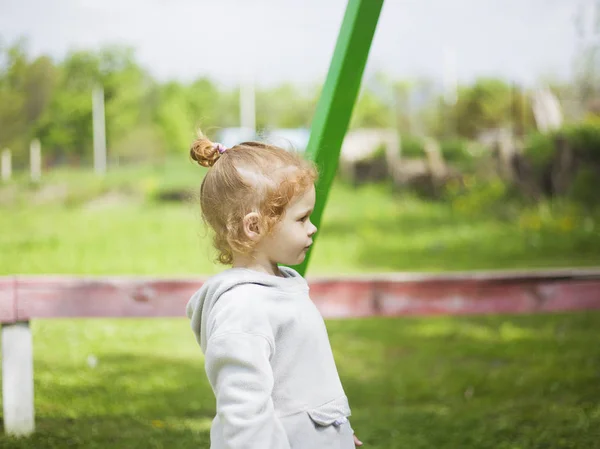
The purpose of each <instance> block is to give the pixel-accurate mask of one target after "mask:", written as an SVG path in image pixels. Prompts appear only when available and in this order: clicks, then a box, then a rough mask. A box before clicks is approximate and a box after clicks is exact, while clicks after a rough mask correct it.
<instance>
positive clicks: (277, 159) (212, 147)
mask: <svg viewBox="0 0 600 449" xmlns="http://www.w3.org/2000/svg"><path fill="white" fill-rule="evenodd" d="M190 156H191V158H192V159H193V160H194V161H196V162H197V163H198V164H199V165H201V166H203V167H211V168H210V170H209V171H208V172H207V174H206V176H205V177H204V179H203V181H202V185H201V187H200V208H201V210H202V218H203V219H204V221H205V223H207V224H208V225H209V226H210V227H211V228H212V230H213V231H214V245H215V247H216V248H217V251H218V252H219V256H218V259H217V260H218V261H219V262H220V263H222V264H224V265H231V264H232V262H233V253H234V252H237V253H242V254H250V253H251V252H252V250H253V249H254V245H255V242H253V241H251V240H250V239H249V238H248V237H247V236H246V234H245V232H244V228H243V219H244V217H245V216H246V215H247V214H248V213H251V212H256V213H258V214H259V217H260V224H261V229H264V231H265V233H267V234H268V233H269V232H270V231H271V230H272V229H273V227H274V226H275V224H276V223H277V222H278V221H279V220H280V219H281V218H282V217H283V215H284V213H285V209H286V207H287V205H288V204H289V203H290V202H291V201H292V200H293V199H294V198H295V197H297V196H298V195H300V194H302V193H304V192H305V191H306V190H307V189H308V188H309V187H310V186H311V185H313V184H314V182H315V181H316V179H317V176H318V173H317V169H316V167H315V165H314V164H313V163H312V162H310V161H308V160H306V159H304V158H302V157H301V156H300V155H299V154H297V153H295V152H290V151H286V150H284V149H282V148H279V147H277V146H274V145H269V144H266V143H262V142H244V143H240V144H239V145H235V146H233V147H231V148H229V149H225V148H224V147H223V146H221V145H220V144H215V143H213V142H211V141H210V140H209V139H208V138H206V137H205V136H204V135H202V134H199V137H198V138H197V139H196V140H195V141H194V142H193V143H192V146H191V148H190Z"/></svg>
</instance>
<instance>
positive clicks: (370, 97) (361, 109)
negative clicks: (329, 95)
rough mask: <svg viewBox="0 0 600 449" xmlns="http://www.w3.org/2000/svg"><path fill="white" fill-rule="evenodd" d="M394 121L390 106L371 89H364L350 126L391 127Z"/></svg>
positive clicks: (354, 127)
mask: <svg viewBox="0 0 600 449" xmlns="http://www.w3.org/2000/svg"><path fill="white" fill-rule="evenodd" d="M392 123H393V120H392V111H391V110H390V108H389V106H387V105H386V104H385V103H384V102H383V101H382V100H381V99H380V98H379V97H377V96H376V95H375V94H374V93H373V92H371V91H370V90H368V89H363V90H362V91H361V93H360V96H359V97H358V100H357V102H356V106H355V108H354V111H353V114H352V119H351V120H350V128H352V129H356V128H389V127H390V126H391V125H392Z"/></svg>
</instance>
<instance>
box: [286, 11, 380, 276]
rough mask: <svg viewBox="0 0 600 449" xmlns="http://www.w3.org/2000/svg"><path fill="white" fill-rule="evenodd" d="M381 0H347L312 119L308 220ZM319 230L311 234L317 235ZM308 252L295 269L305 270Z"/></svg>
mask: <svg viewBox="0 0 600 449" xmlns="http://www.w3.org/2000/svg"><path fill="white" fill-rule="evenodd" d="M382 6H383V0H349V1H348V6H347V7H346V13H345V14H344V20H343V22H342V27H341V29H340V34H339V35H338V39H337V43H336V45H335V50H334V52H333V58H332V60H331V65H330V66H329V72H328V73H327V79H326V80H325V84H324V86H323V91H322V93H321V97H320V98H319V102H318V104H317V110H316V112H315V116H314V118H313V122H312V126H311V130H310V139H309V141H308V146H307V149H306V151H307V155H308V157H309V158H310V159H311V160H313V161H315V163H316V164H317V166H318V167H319V180H318V182H317V186H316V189H317V201H316V204H315V209H314V211H313V214H312V217H311V221H312V222H313V223H314V224H315V226H317V227H319V226H320V224H321V217H322V215H323V210H324V209H325V203H326V202H327V197H328V195H329V189H330V187H331V183H332V182H333V178H334V177H335V172H336V170H337V167H338V160H339V156H340V150H341V148H342V141H343V140H344V135H345V134H346V131H347V129H348V124H349V123H350V117H351V116H352V109H353V108H354V103H355V102H356V97H357V95H358V90H359V88H360V82H361V79H362V75H363V71H364V69H365V64H366V63H367V57H368V55H369V49H370V48H371V41H372V40H373V35H374V34H375V28H376V27H377V21H378V20H379V13H380V12H381V7H382ZM318 235H319V233H318V232H317V234H316V235H315V237H317V236H318ZM310 254H311V253H310V251H309V252H308V253H307V254H306V258H305V259H304V262H303V263H302V264H300V265H299V266H298V267H297V269H298V271H299V272H300V274H302V275H304V274H305V273H306V267H307V266H308V261H309V259H310Z"/></svg>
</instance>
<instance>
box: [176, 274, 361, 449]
mask: <svg viewBox="0 0 600 449" xmlns="http://www.w3.org/2000/svg"><path fill="white" fill-rule="evenodd" d="M280 270H281V272H282V274H283V277H278V276H272V275H269V274H265V273H260V272H257V271H253V270H249V269H244V268H231V269H229V270H225V271H224V272H222V273H221V274H218V275H216V276H214V277H212V278H210V279H209V280H208V281H207V282H206V283H205V284H204V285H203V286H202V288H201V289H200V290H198V291H197V292H196V293H195V294H194V295H193V296H192V298H191V299H190V301H189V303H188V305H187V316H188V317H189V318H190V319H191V326H192V330H193V331H194V334H195V336H196V339H197V341H198V343H199V344H200V347H201V348H202V352H203V353H204V355H205V368H206V374H207V376H208V380H209V382H210V384H211V386H212V389H213V392H214V394H215V398H216V408H217V415H216V417H215V419H214V421H213V425H212V428H211V449H330V448H334V449H354V442H353V438H352V433H353V432H352V429H351V428H350V424H349V423H348V420H347V417H348V416H350V408H349V406H348V400H347V398H346V396H345V393H344V390H343V388H342V384H341V382H340V379H339V376H338V372H337V369H336V366H335V361H334V358H333V353H332V351H331V346H330V343H329V338H328V335H327V329H326V327H325V323H324V321H323V318H322V317H321V314H320V313H319V311H318V310H317V308H316V306H315V305H314V304H313V302H312V301H311V299H310V297H309V295H308V290H309V288H308V284H307V283H306V281H305V280H304V278H302V276H300V275H299V274H298V273H297V272H296V271H294V270H293V269H291V268H287V267H281V268H280Z"/></svg>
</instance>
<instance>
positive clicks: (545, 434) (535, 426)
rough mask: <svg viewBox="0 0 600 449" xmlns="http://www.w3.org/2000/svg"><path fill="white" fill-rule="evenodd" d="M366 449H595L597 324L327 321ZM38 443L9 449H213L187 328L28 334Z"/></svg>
mask: <svg viewBox="0 0 600 449" xmlns="http://www.w3.org/2000/svg"><path fill="white" fill-rule="evenodd" d="M327 324H328V328H329V331H330V337H331V341H332V345H333V348H334V353H335V356H336V359H337V362H338V366H339V371H340V375H341V377H342V380H343V383H344V385H345V388H346V392H347V394H348V396H349V398H350V401H351V405H352V409H353V417H352V423H353V426H354V428H355V430H356V432H357V435H358V436H359V437H360V438H361V439H362V440H363V441H364V442H365V443H366V445H365V447H366V448H371V449H394V448H398V449H404V448H411V449H421V448H422V449H431V448H435V449H445V448H456V449H471V448H472V449H555V448H574V449H575V448H577V449H593V448H599V447H600V333H599V332H598V329H600V313H597V312H594V313H573V314H557V315H539V316H503V317H499V316H486V317H437V318H393V319H392V318H389V319H387V318H373V319H362V320H339V321H338V320H332V321H328V323H327ZM33 333H34V342H35V344H34V348H35V361H34V364H35V365H34V366H35V388H36V396H35V406H36V413H37V416H36V425H37V432H36V434H35V435H34V436H33V437H31V438H28V439H14V438H7V437H5V436H0V447H2V448H6V449H9V448H10V449H33V448H35V449H45V448H49V449H50V448H52V449H55V448H56V449H58V448H60V449H64V448H90V449H94V448H95V449H109V448H110V449H116V448H123V449H136V448H139V449H142V448H143V449H148V448H169V449H170V448H178V449H185V448H190V449H196V448H208V444H209V443H208V442H209V433H208V431H209V426H210V421H211V418H212V416H213V414H214V399H213V397H212V392H211V390H210V387H209V385H208V383H207V381H206V379H205V374H204V371H203V363H202V357H201V352H200V350H199V348H198V347H197V345H196V342H195V340H194V338H193V334H192V333H191V331H190V329H189V325H188V321H187V320H185V319H160V320H125V319H124V320H37V321H34V322H33Z"/></svg>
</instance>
